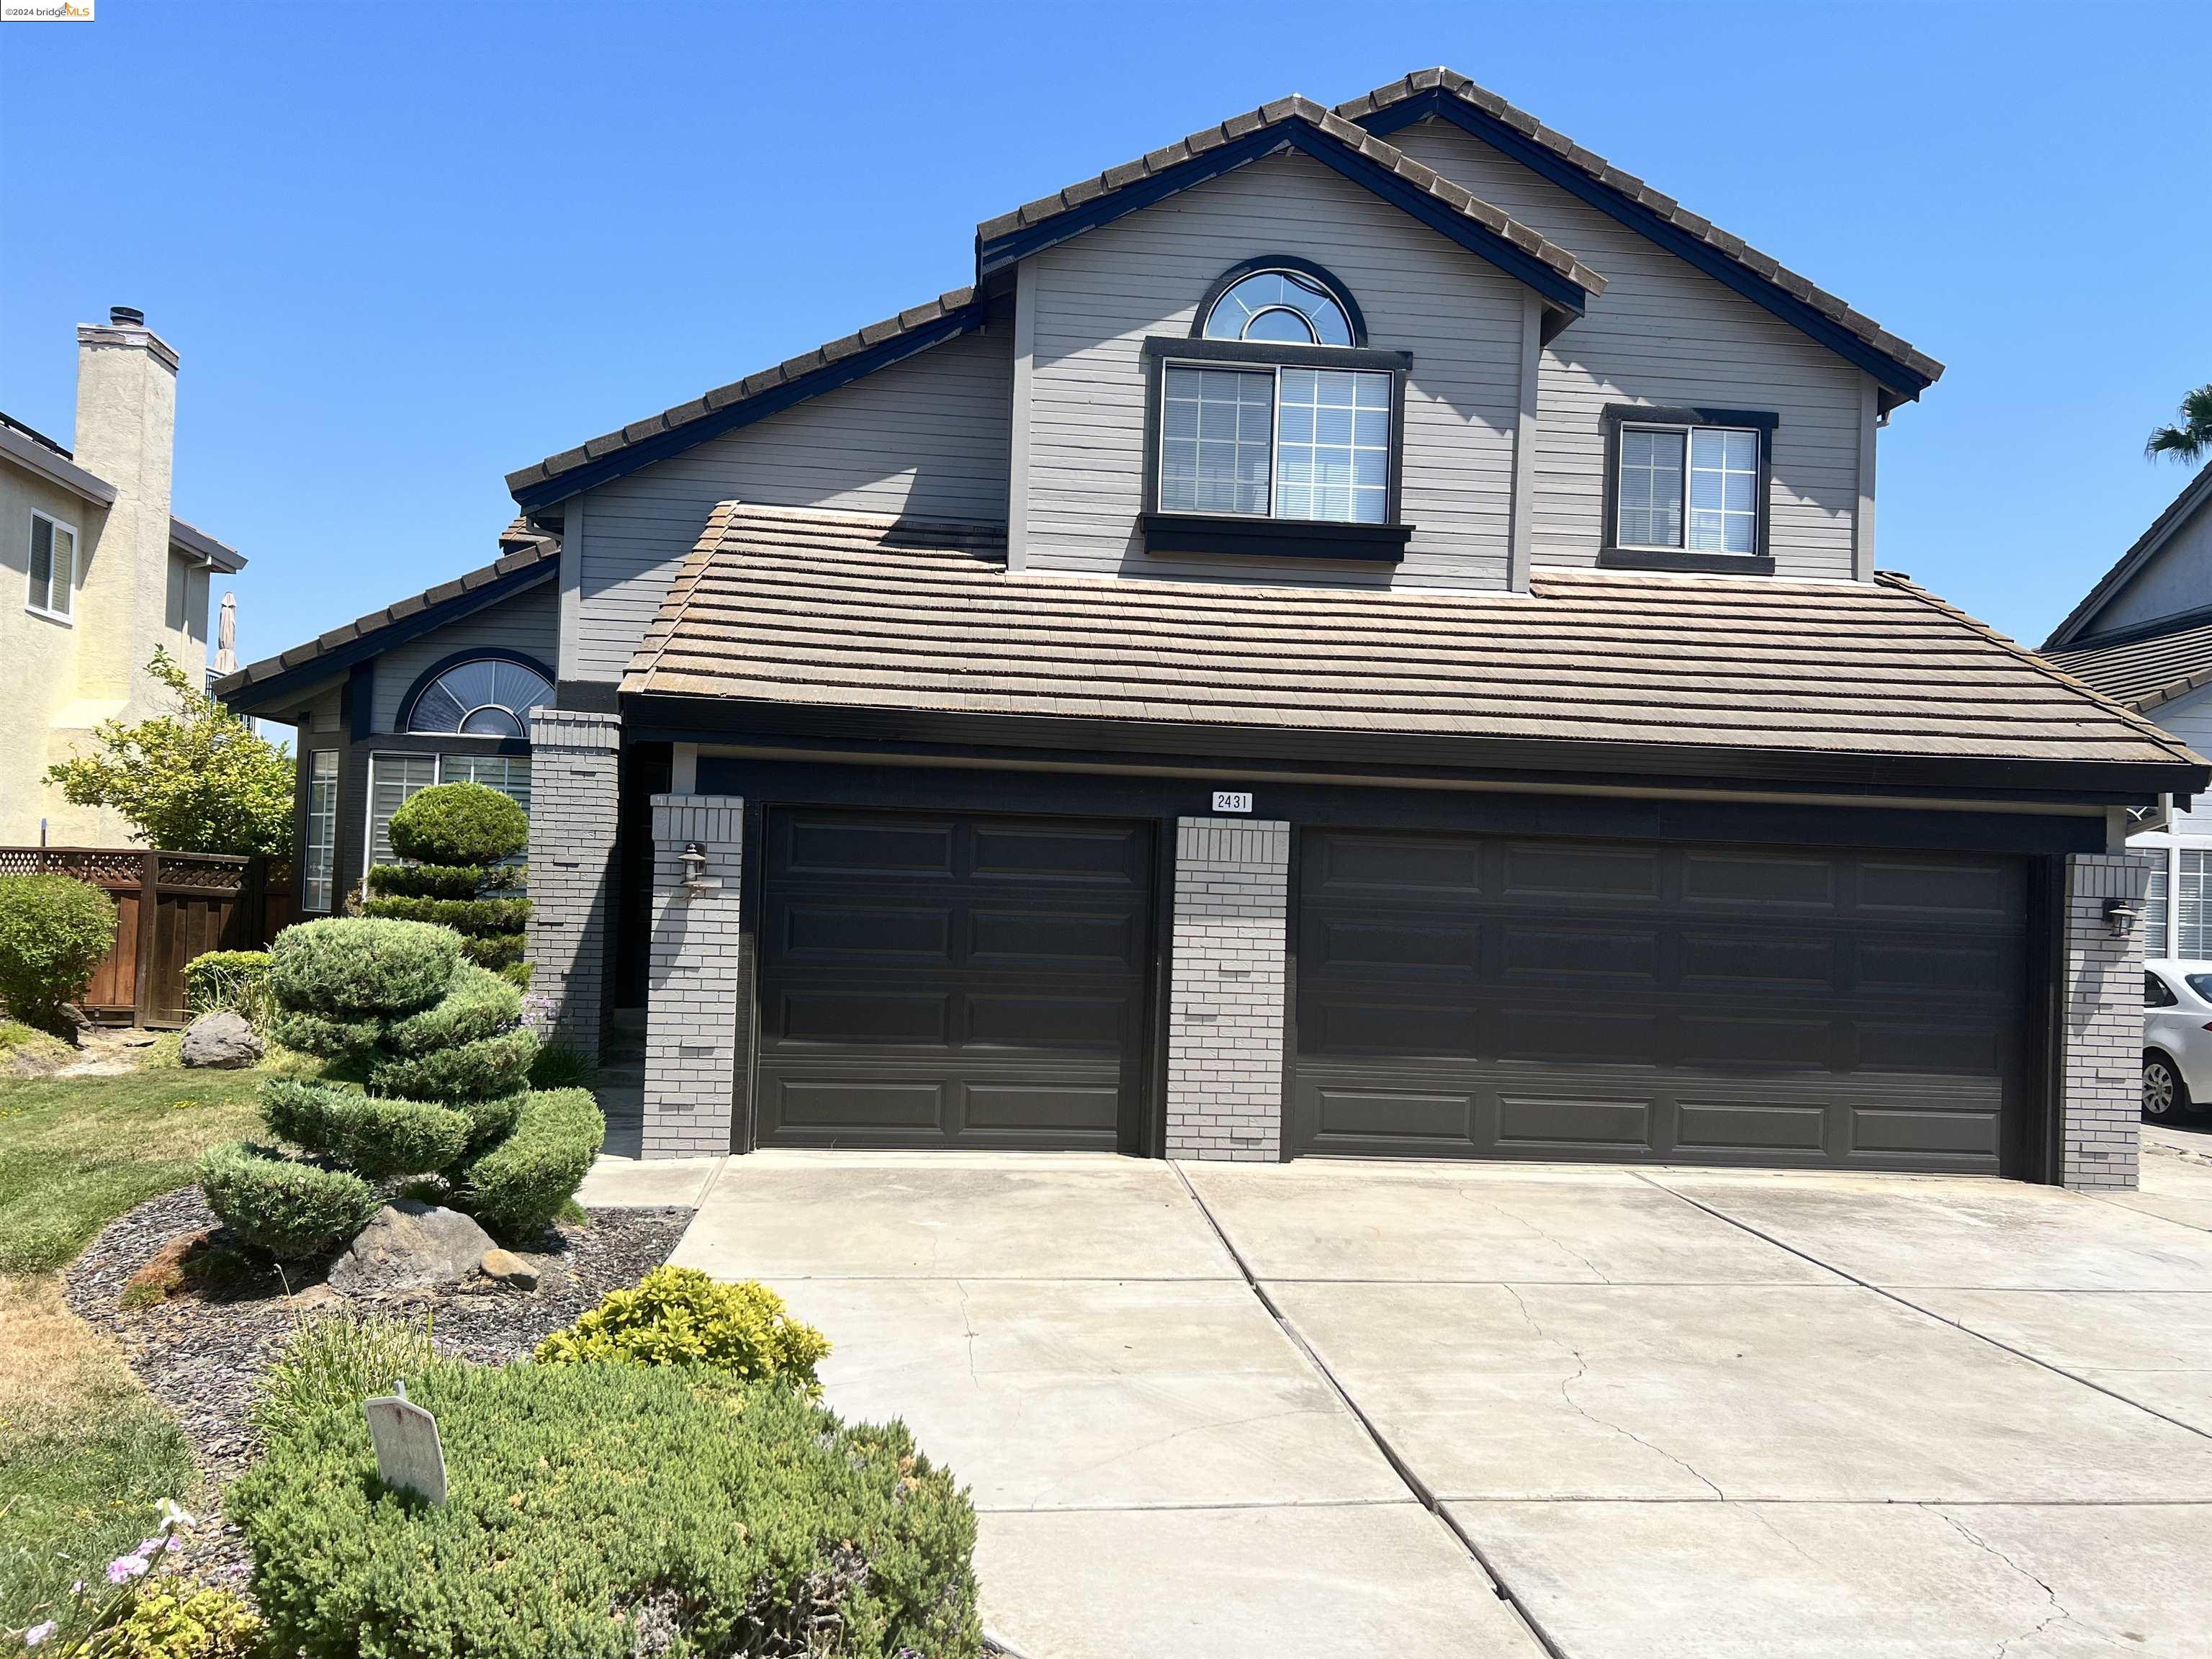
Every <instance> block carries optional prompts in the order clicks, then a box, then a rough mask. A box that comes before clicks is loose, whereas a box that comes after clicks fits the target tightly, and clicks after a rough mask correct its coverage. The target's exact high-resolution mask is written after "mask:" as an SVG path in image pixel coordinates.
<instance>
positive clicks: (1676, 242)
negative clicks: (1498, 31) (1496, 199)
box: [1358, 87, 1935, 407]
mask: <svg viewBox="0 0 2212 1659" xmlns="http://www.w3.org/2000/svg"><path fill="white" fill-rule="evenodd" d="M1431 116H1437V117H1440V118H1443V119H1444V120H1447V121H1449V122H1450V123H1451V124H1452V125H1454V126H1455V127H1458V128H1460V129H1461V130H1462V131H1465V132H1468V133H1470V134H1472V135H1473V136H1474V137H1477V138H1480V140H1482V142H1483V143H1486V144H1488V145H1489V146H1490V147H1491V148H1492V149H1495V150H1497V151H1498V152H1499V153H1500V154H1502V155H1505V156H1507V157H1508V158H1509V159H1510V160H1512V161H1518V162H1519V163H1520V164H1521V165H1522V166H1523V167H1527V168H1528V170H1529V171H1530V172H1531V173H1535V174H1537V175H1538V176H1539V177H1540V178H1542V179H1547V180H1548V181H1549V182H1550V183H1552V184H1554V185H1558V186H1559V188H1560V189H1562V190H1564V191H1566V192H1567V193H1568V194H1569V195H1571V196H1573V197H1577V198H1578V199H1579V200H1581V201H1583V202H1586V203H1588V204H1589V205H1590V206H1591V207H1594V208H1595V209H1597V210H1598V211H1599V212H1601V213H1602V214H1605V215H1606V216H1607V217H1609V218H1612V219H1615V220H1618V221H1619V222H1620V223H1622V224H1624V225H1626V226H1627V227H1628V228H1630V229H1631V230H1633V231H1636V232H1638V234H1641V235H1643V236H1644V237H1646V238H1648V239H1649V240H1651V241H1653V242H1656V243H1657V244H1658V245H1659V246H1661V247H1662V248H1664V249H1666V250H1667V252H1669V253H1672V254H1674V256H1675V257H1676V258H1680V259H1682V260H1684V261H1686V263H1688V264H1691V265H1693V266H1695V267H1696V268H1697V269H1698V270H1701V271H1703V272H1704V273H1705V275H1706V276H1711V278H1713V280H1714V281H1716V282H1718V283H1723V284H1724V285H1726V286H1727V287H1729V288H1730V289H1734V290H1735V292H1736V293H1738V294H1741V295H1742V296H1743V297H1744V298H1745V299H1747V300H1749V301H1751V302H1752V303H1753V305H1756V306H1758V307H1760V308H1761V309H1763V310H1765V311H1768V312H1771V313H1772V314H1773V315H1775V316H1777V317H1778V318H1780V319H1782V320H1783V321H1784V322H1785V323H1788V324H1789V325H1790V326H1791V327H1793V328H1795V329H1797V330H1798V331H1801V332H1802V333H1804V334H1806V335H1808V336H1810V337H1812V338H1813V339H1814V340H1815V341H1817V342H1819V343H1820V344H1821V345H1824V346H1826V347H1827V349H1829V350H1831V351H1832V352H1834V353H1835V354H1836V355H1837V356H1839V357H1841V358H1843V359H1844V361H1845V362H1849V363H1850V364H1852V365H1854V366H1855V367H1857V368H1863V369H1864V370H1865V371H1866V372H1867V373H1868V374H1871V375H1873V376H1874V378H1875V380H1877V381H1879V382H1880V383H1881V385H1882V386H1884V387H1885V388H1887V391H1888V392H1892V393H1893V394H1895V395H1894V396H1893V397H1892V398H1889V400H1888V403H1887V404H1886V407H1894V406H1895V405H1896V404H1899V403H1906V402H1911V400H1913V399H1915V398H1918V397H1919V396H1920V394H1921V393H1922V392H1925V391H1926V390H1927V389H1928V388H1929V386H1932V385H1934V384H1935V382H1934V381H1933V380H1931V379H1930V378H1929V376H1927V375H1925V374H1921V373H1920V372H1919V371H1918V370H1917V369H1915V368H1912V367H1911V365H1909V364H1906V363H1901V362H1898V360H1897V359H1896V358H1894V357H1893V356H1890V355H1889V354H1888V353H1887V352H1886V351H1882V350H1880V349H1877V348H1875V347H1874V346H1871V345H1869V344H1868V343H1866V342H1865V341H1864V340H1862V339H1860V338H1859V337H1858V336H1857V335H1856V334H1853V333H1852V332H1851V331H1850V330H1849V329H1846V328H1843V327H1840V326H1838V325H1837V324H1836V323H1834V322H1833V321H1832V320H1831V319H1828V318H1827V317H1826V316H1825V315H1823V314H1822V313H1820V311H1819V310H1818V309H1816V308H1815V307H1812V306H1808V305H1807V304H1806V303H1805V302H1804V301H1802V300H1800V299H1797V298H1796V297H1795V296H1794V295H1790V294H1789V293H1787V292H1786V291H1784V289H1780V288H1778V287H1777V286H1775V284H1773V283H1770V282H1768V281H1767V280H1766V279H1765V277H1763V276H1759V273H1758V272H1756V271H1754V270H1747V269H1746V268H1745V267H1744V266H1742V265H1741V264H1737V263H1736V262H1735V260H1733V259H1731V258H1729V257H1728V256H1727V255H1726V254H1724V253H1723V252H1721V251H1720V250H1719V249H1717V248H1715V247H1711V246H1707V245H1706V244H1705V243H1704V242H1701V241H1699V240H1698V239H1697V238H1696V237H1694V236H1692V235H1691V234H1689V233H1688V232H1686V231H1685V230H1683V229H1681V228H1680V227H1679V226H1675V225H1670V224H1668V222H1667V221H1666V220H1664V219H1662V218H1661V217H1660V216H1659V215H1657V214H1656V213H1655V212H1653V211H1652V210H1650V208H1648V207H1645V206H1644V204H1642V203H1640V202H1637V201H1632V200H1631V199H1630V198H1629V197H1626V196H1625V195H1623V194H1622V193H1621V192H1620V191H1617V190H1615V189H1613V186H1611V185H1607V184H1605V183H1602V182H1601V181H1600V180H1598V179H1593V178H1591V177H1590V176H1589V174H1588V173H1584V172H1583V170H1582V169H1581V168H1579V167H1576V166H1575V165H1574V164H1573V163H1572V162H1571V161H1568V160H1566V158H1565V157H1564V156H1561V155H1555V154H1554V153H1553V152H1552V151H1551V150H1549V149H1546V148H1545V147H1544V146H1543V145H1541V144H1540V143H1536V142H1535V141H1534V140H1533V139H1531V138H1528V137H1526V136H1525V135H1523V134H1522V133H1520V132H1518V131H1516V130H1515V129H1514V128H1512V127H1511V126H1510V125H1507V124H1506V123H1504V122H1503V121H1499V120H1496V119H1494V118H1492V117H1490V116H1488V115H1486V114H1485V113H1484V112H1482V111H1481V110H1480V109H1477V108H1476V107H1474V106H1473V105H1471V104H1469V103H1468V101H1467V100H1465V99H1463V98H1460V97H1458V96H1456V95H1455V94H1452V93H1450V92H1448V91H1446V90H1444V89H1443V88H1440V87H1439V88H1431V90H1428V91H1425V92H1419V93H1416V94H1414V95H1413V96H1412V97H1411V98H1408V99H1406V100H1403V101H1401V102H1399V103H1395V104H1392V105H1390V106H1389V107H1387V108H1384V109H1379V110H1376V111H1374V112H1372V113H1370V114H1367V115H1364V116H1361V117H1359V118H1358V125H1361V126H1363V127H1364V128H1366V129H1367V131H1370V132H1371V133H1373V134H1374V135H1375V136H1376V137H1378V138H1387V137H1389V135H1390V134H1392V133H1394V132H1398V131H1403V130H1404V129H1405V128H1407V127H1409V126H1412V125H1414V124H1415V123H1416V122H1419V121H1424V120H1426V119H1427V118H1430V117H1431Z"/></svg>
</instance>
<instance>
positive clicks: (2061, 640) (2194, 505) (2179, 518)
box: [2043, 465, 2212, 652]
mask: <svg viewBox="0 0 2212 1659" xmlns="http://www.w3.org/2000/svg"><path fill="white" fill-rule="evenodd" d="M2208 504H2212V465H2208V466H2206V467H2205V468H2204V469H2203V471H2201V472H2199V473H2198V474H2197V476H2196V477H2193V478H2191V480H2190V481H2189V482H2188V483H2185V484H2184V485H2182V487H2181V493H2180V494H2179V495H2176V496H2175V497H2174V498H2173V499H2172V501H2168V502H2167V503H2166V510H2165V511H2164V512H2163V513H2160V514H2159V515H2158V517H2156V518H2155V519H2154V520H2151V525H2150V528H2149V529H2148V530H2146V531H2144V532H2143V533H2142V535H2140V536H2138V537H2136V539H2135V542H2134V544H2132V545H2131V546H2130V547H2129V549H2128V550H2127V551H2126V552H2124V553H2123V554H2121V555H2120V556H2119V559H2118V562H2115V563H2114V564H2113V566H2112V568H2111V569H2110V570H2107V571H2106V573H2105V574H2103V575H2101V576H2100V577H2099V578H2098V579H2097V585H2096V586H2094V587H2093V588H2091V589H2090V590H2089V591H2088V592H2087V593H2086V594H2084V595H2083V596H2082V598H2081V604H2079V605H2075V607H2074V608H2073V609H2072V610H2071V611H2068V612H2067V613H2066V619H2065V620H2064V621H2063V622H2062V623H2059V624H2058V626H2057V627H2056V628H2054V629H2051V637H2050V638H2049V639H2047V640H2045V641H2044V642H2043V648H2044V650H2045V651H2046V652H2051V651H2057V650H2062V649H2063V648H2064V647H2068V646H2071V645H2075V644H2077V643H2079V642H2080V641H2083V640H2084V639H2087V638H2088V637H2090V635H2092V633H2093V629H2092V627H2091V624H2093V623H2095V621H2096V620H2097V613H2098V612H2099V611H2102V610H2103V609H2104V608H2105V606H2106V603H2107V602H2108V601H2110V600H2112V599H2115V598H2117V597H2118V594H2119V591H2120V590H2121V589H2122V588H2123V587H2124V586H2127V585H2128V583H2129V582H2130V580H2133V579H2134V577H2135V574H2136V572H2137V571H2139V570H2141V569H2142V568H2143V567H2144V566H2145V565H2147V564H2148V563H2149V562H2151V561H2152V560H2153V559H2154V558H2156V557H2157V556H2158V551H2159V550H2160V548H2162V547H2164V546H2165V545H2166V543H2168V542H2169V541H2171V540H2172V539H2173V537H2174V533H2175V532H2177V531H2179V529H2180V528H2181V527H2182V526H2184V525H2185V524H2187V523H2188V522H2189V520H2191V518H2193V517H2195V516H2196V513H2197V509H2198V508H2199V507H2207V506H2208ZM2131 631H2132V630H2131Z"/></svg>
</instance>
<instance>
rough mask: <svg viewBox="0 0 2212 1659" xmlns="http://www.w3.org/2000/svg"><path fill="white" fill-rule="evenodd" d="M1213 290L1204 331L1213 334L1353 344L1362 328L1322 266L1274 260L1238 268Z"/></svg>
mask: <svg viewBox="0 0 2212 1659" xmlns="http://www.w3.org/2000/svg"><path fill="white" fill-rule="evenodd" d="M1225 282H1226V283H1227V286H1225V287H1224V288H1223V289H1221V291H1220V292H1219V293H1218V294H1217V295H1214V296H1213V299H1212V304H1211V305H1210V306H1208V307H1207V308H1206V322H1205V325H1204V327H1203V329H1202V331H1201V332H1202V335H1203V337H1205V338H1206V339H1209V340H1261V341H1267V342H1271V343H1275V344H1278V345H1326V346H1349V345H1356V344H1358V343H1359V334H1360V330H1359V328H1358V325H1357V323H1356V322H1355V321H1354V318H1353V313H1352V308H1351V307H1350V306H1349V305H1348V304H1347V303H1346V301H1345V299H1344V298H1343V296H1342V295H1340V294H1339V293H1338V292H1337V290H1336V289H1335V288H1334V285H1333V284H1331V283H1329V282H1328V281H1327V280H1326V279H1325V278H1323V277H1322V276H1321V275H1320V274H1319V272H1318V271H1316V270H1293V269H1291V268H1290V267H1289V266H1287V265H1269V266H1267V268H1265V269H1263V270H1250V271H1249V272H1243V271H1232V272H1231V273H1230V276H1228V277H1227V278H1225Z"/></svg>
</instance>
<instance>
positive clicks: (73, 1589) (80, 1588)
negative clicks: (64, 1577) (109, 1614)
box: [70, 1578, 84, 1595]
mask: <svg viewBox="0 0 2212 1659" xmlns="http://www.w3.org/2000/svg"><path fill="white" fill-rule="evenodd" d="M83 1594H84V1580H83V1579H82V1578H80V1579H78V1580H77V1581H76V1583H74V1584H71V1585H70V1595H83Z"/></svg>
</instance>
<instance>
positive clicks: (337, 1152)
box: [261, 1078, 470, 1181]
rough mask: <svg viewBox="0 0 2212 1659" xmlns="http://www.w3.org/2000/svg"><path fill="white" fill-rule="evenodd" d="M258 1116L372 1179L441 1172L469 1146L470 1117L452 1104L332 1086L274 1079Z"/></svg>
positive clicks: (266, 1088) (278, 1130) (263, 1094)
mask: <svg viewBox="0 0 2212 1659" xmlns="http://www.w3.org/2000/svg"><path fill="white" fill-rule="evenodd" d="M261 1115H262V1116H263V1118H264V1119H265V1120H266V1121H267V1122H268V1124H269V1127H270V1128H271V1129H274V1130H275V1131H276V1133H278V1134H280V1135H282V1136H283V1137H284V1139H287V1140H289V1141H290V1142H291V1143H292V1144H293V1145H294V1146H301V1147H304V1148H305V1149H306V1150H307V1151H308V1152H319V1153H321V1154H323V1155H324V1156H325V1157H330V1158H342V1159H343V1160H344V1161H345V1162H346V1163H347V1164H351V1165H352V1166H353V1168H354V1169H355V1170H358V1171H359V1172H360V1173H361V1174H362V1175H364V1176H368V1178H369V1179H370V1180H372V1181H387V1180H390V1179H391V1178H392V1177H393V1176H404V1175H416V1174H419V1173H420V1172H421V1171H422V1170H443V1169H446V1168H448V1167H449V1166H451V1165H453V1164H458V1163H459V1161H460V1158H461V1155H462V1153H463V1152H466V1151H467V1150H468V1144H469V1130H470V1123H469V1120H468V1119H467V1118H465V1117H464V1116H463V1115H461V1114H460V1113H459V1112H457V1111H454V1110H453V1109H451V1108H449V1107H445V1106H438V1105H433V1104H432V1103H429V1102H428V1101H422V1100H400V1099H394V1098H390V1097H376V1096H370V1095H363V1094H356V1092H354V1091H352V1090H350V1089H342V1088H338V1087H337V1086H336V1085H331V1084H328V1083H311V1082H307V1081H305V1080H302V1079H296V1078H275V1079H270V1082H268V1083H267V1084H265V1085H263V1088H262V1091H261Z"/></svg>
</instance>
